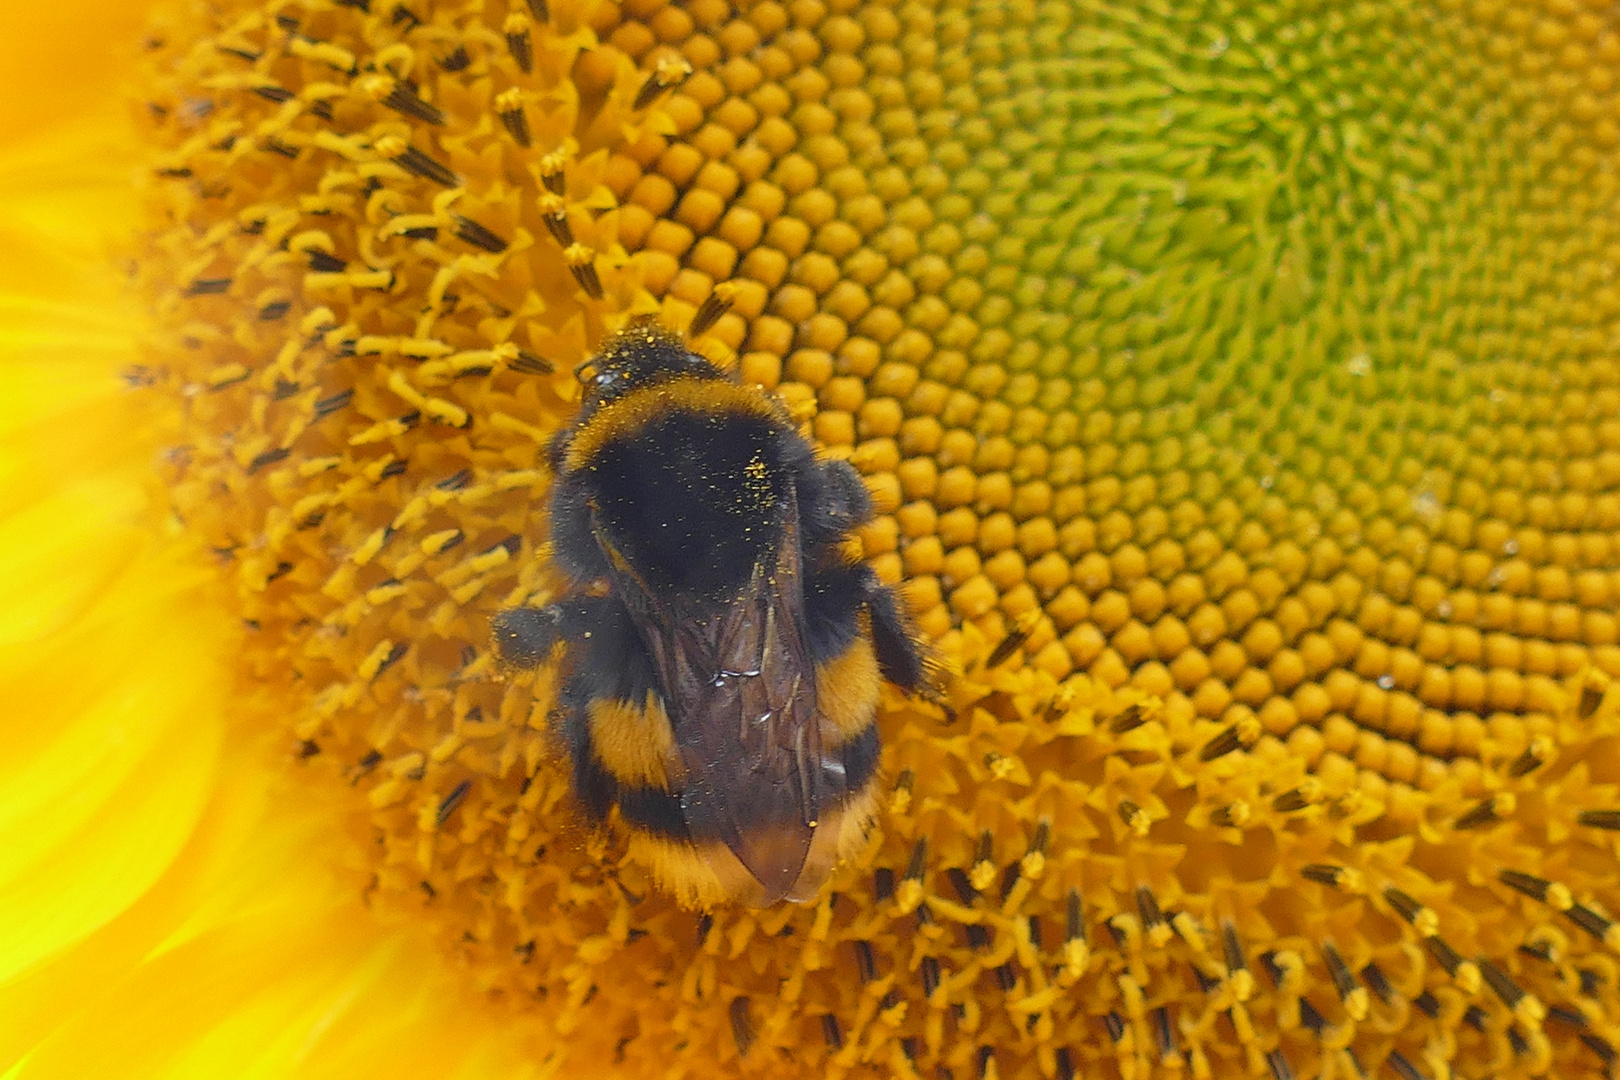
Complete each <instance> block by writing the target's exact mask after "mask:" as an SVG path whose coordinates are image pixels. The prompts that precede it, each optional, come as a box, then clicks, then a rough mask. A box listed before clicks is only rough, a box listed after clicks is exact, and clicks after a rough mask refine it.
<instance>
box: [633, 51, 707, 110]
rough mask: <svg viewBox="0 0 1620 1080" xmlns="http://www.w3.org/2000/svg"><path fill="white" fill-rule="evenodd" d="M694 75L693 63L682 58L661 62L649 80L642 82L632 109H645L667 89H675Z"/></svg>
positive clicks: (648, 77)
mask: <svg viewBox="0 0 1620 1080" xmlns="http://www.w3.org/2000/svg"><path fill="white" fill-rule="evenodd" d="M691 75H692V65H691V64H688V63H686V62H685V61H682V60H676V61H664V62H661V63H660V64H659V65H658V67H657V69H656V70H655V71H653V73H652V74H651V75H648V76H647V81H646V82H644V83H642V84H641V89H640V90H638V91H636V100H635V101H634V102H632V103H631V105H630V107H631V108H632V109H645V108H646V107H647V106H649V105H651V104H652V103H653V100H654V99H655V98H657V97H658V95H659V94H662V93H663V92H664V91H665V90H673V89H674V88H675V87H677V86H679V85H681V84H682V83H684V82H685V81H686V80H687V79H689V78H690V77H691Z"/></svg>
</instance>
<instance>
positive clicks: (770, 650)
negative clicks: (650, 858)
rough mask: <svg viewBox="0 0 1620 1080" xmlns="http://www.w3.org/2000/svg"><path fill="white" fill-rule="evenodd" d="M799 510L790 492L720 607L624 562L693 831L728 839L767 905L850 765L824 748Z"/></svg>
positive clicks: (622, 587) (805, 850)
mask: <svg viewBox="0 0 1620 1080" xmlns="http://www.w3.org/2000/svg"><path fill="white" fill-rule="evenodd" d="M797 511H798V507H797V502H796V500H795V499H793V498H792V497H791V496H790V497H789V499H788V500H787V505H786V506H785V507H784V509H783V518H782V520H783V527H782V529H781V530H780V540H779V543H778V544H777V547H776V551H775V552H774V555H773V556H772V557H771V558H770V560H769V561H768V562H767V561H765V560H762V561H761V562H759V563H756V564H755V566H754V569H753V573H752V575H751V576H750V579H749V583H748V585H747V586H746V588H745V589H744V590H743V591H742V593H741V594H740V595H739V596H738V597H736V598H735V599H734V600H732V601H730V602H728V603H726V604H724V605H723V606H720V607H718V608H716V607H715V606H713V605H698V604H693V603H687V602H681V601H678V600H670V599H668V598H664V599H660V598H658V597H657V596H655V595H654V594H652V593H651V592H650V591H649V590H647V589H646V588H644V587H642V586H641V584H640V583H639V582H638V581H636V580H635V579H634V578H633V576H631V575H629V574H628V573H624V570H625V569H627V568H620V569H619V570H616V571H615V579H616V580H615V585H616V587H618V589H619V591H620V594H621V595H627V594H628V595H629V596H632V597H633V598H634V599H633V600H632V601H631V602H629V603H627V604H626V607H627V608H628V609H629V611H630V612H631V617H632V619H633V620H634V621H635V622H636V623H637V625H638V628H639V629H640V631H641V633H642V635H643V637H644V639H645V640H646V642H647V644H648V646H649V647H650V650H651V652H652V654H653V658H654V662H655V664H656V666H657V668H658V670H659V674H660V676H661V677H662V680H663V684H664V688H665V691H666V700H665V705H666V709H667V711H668V713H669V716H670V721H671V726H672V727H673V729H674V734H675V744H676V747H677V749H678V751H679V754H680V759H681V760H680V764H681V766H682V768H683V769H684V772H685V776H684V779H683V781H682V784H681V796H680V798H681V810H682V813H683V814H684V816H685V818H686V823H687V828H688V830H689V832H690V833H691V835H692V837H693V839H694V840H696V841H699V842H701V841H703V840H718V841H721V842H723V843H725V845H726V846H727V847H728V848H730V849H731V852H732V853H733V854H734V855H736V857H737V859H738V861H739V862H741V863H742V864H743V866H744V867H746V868H747V870H748V872H749V873H751V874H752V875H753V876H754V877H755V878H756V879H757V880H758V881H759V883H760V884H761V885H762V886H763V887H764V890H765V894H766V895H765V899H764V900H763V903H766V904H769V903H773V902H775V901H776V900H778V899H780V898H781V897H782V896H784V895H786V894H787V892H788V891H789V890H790V889H791V888H792V887H793V885H794V882H795V881H796V880H797V878H798V876H799V873H800V871H801V870H802V869H803V867H804V864H805V859H806V858H807V857H808V855H809V851H810V841H811V839H812V838H813V836H814V834H815V830H816V826H817V825H818V824H819V820H818V819H819V815H820V813H821V809H822V807H823V806H827V805H830V803H829V800H827V798H826V794H827V792H826V789H827V788H828V787H829V786H833V785H835V784H836V782H837V780H838V779H839V777H838V776H837V775H836V773H837V771H838V770H839V769H841V766H839V765H837V763H836V759H835V760H834V762H833V763H831V764H830V763H829V762H828V761H827V760H825V759H824V757H823V753H822V744H821V725H820V720H819V716H818V714H817V709H816V680H815V667H814V664H813V662H812V661H811V659H810V653H809V649H808V648H807V646H806V643H805V629H804V619H805V616H804V583H803V580H802V576H801V567H800V560H801V553H800V542H799V532H798V512H797ZM621 576H622V577H623V578H624V579H625V580H622V581H621V580H617V579H618V578H620V577H621ZM829 774H831V775H829Z"/></svg>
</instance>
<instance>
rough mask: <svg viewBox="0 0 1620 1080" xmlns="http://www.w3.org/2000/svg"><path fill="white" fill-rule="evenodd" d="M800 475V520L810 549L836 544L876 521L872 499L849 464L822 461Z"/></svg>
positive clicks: (863, 483) (805, 540) (864, 483)
mask: <svg viewBox="0 0 1620 1080" xmlns="http://www.w3.org/2000/svg"><path fill="white" fill-rule="evenodd" d="M799 475H800V484H801V490H800V491H799V519H800V526H801V528H802V529H803V531H804V542H805V546H806V547H811V548H814V547H819V546H821V545H823V544H828V543H834V542H836V541H837V540H839V539H841V538H842V537H843V535H844V534H845V533H847V532H849V530H851V529H853V528H855V527H856V526H859V525H864V524H865V523H866V522H868V521H870V520H872V496H871V495H870V494H869V493H868V492H867V490H866V482H865V481H864V480H862V479H861V474H860V473H858V472H856V471H855V467H854V466H853V465H851V464H850V463H849V462H847V461H818V462H815V463H814V464H813V465H812V466H811V467H810V468H808V469H807V470H805V471H804V472H802V473H800V474H799Z"/></svg>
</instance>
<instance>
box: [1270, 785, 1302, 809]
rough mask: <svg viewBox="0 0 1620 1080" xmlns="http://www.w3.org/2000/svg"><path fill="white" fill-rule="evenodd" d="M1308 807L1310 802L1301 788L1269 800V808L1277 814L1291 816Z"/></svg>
mask: <svg viewBox="0 0 1620 1080" xmlns="http://www.w3.org/2000/svg"><path fill="white" fill-rule="evenodd" d="M1309 805H1311V800H1310V798H1309V797H1308V796H1307V795H1306V794H1305V790H1304V789H1303V788H1294V789H1293V790H1292V791H1285V792H1283V793H1282V794H1281V795H1278V796H1277V797H1276V798H1275V799H1272V800H1271V808H1272V809H1273V810H1275V811H1277V813H1279V814H1292V813H1294V812H1295V811H1298V810H1303V809H1305V808H1306V807H1307V806H1309Z"/></svg>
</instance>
